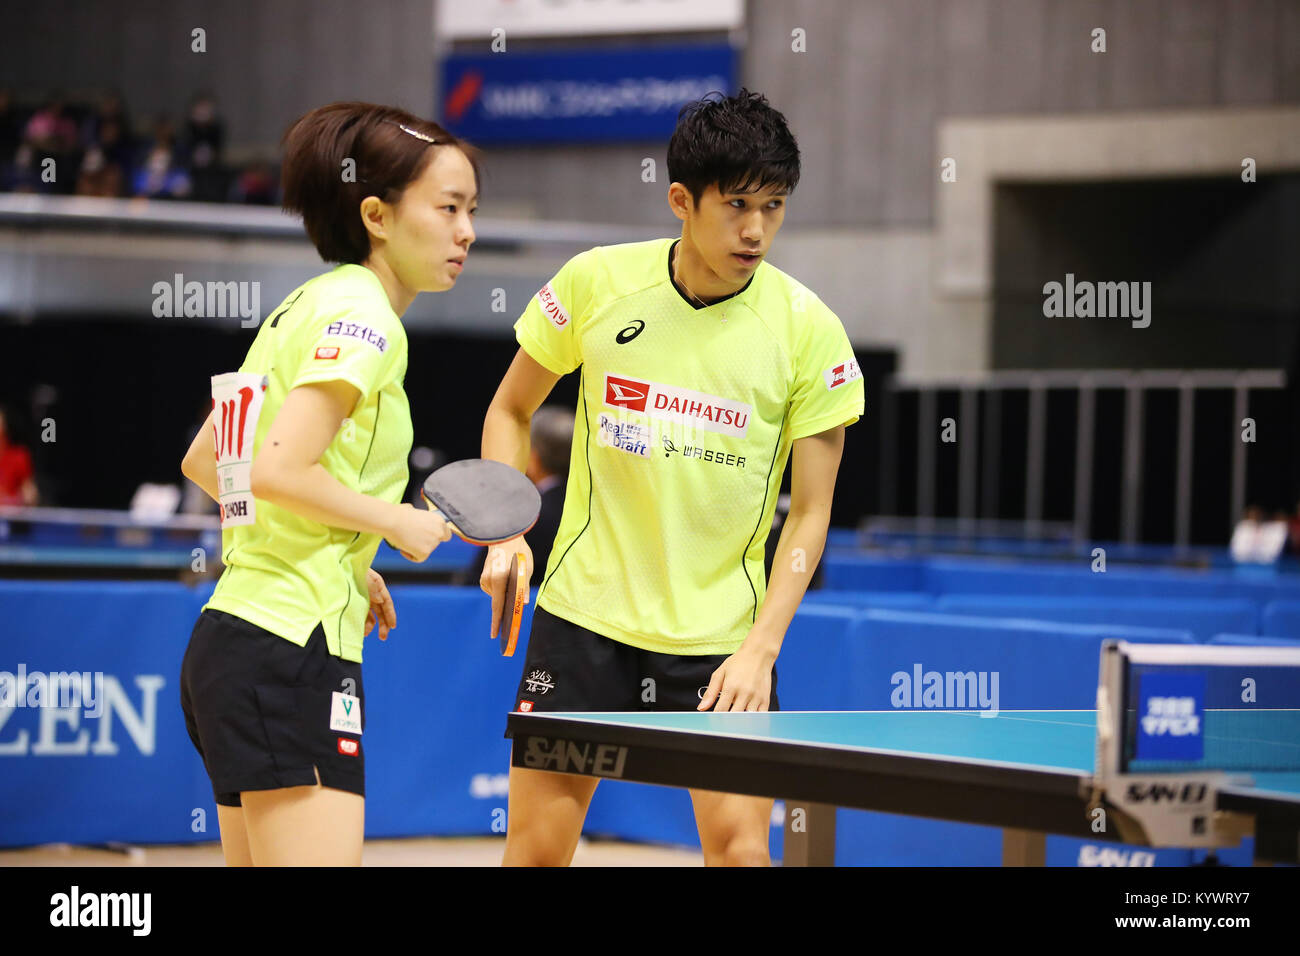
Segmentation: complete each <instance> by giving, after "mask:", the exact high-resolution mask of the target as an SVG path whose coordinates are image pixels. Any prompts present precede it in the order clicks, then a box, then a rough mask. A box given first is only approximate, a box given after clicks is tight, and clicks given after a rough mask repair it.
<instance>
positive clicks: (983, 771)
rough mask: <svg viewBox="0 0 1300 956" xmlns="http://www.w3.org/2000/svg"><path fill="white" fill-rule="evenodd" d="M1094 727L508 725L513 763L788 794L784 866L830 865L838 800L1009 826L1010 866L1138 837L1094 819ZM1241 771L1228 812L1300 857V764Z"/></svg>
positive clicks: (1087, 715) (605, 716) (1258, 853)
mask: <svg viewBox="0 0 1300 956" xmlns="http://www.w3.org/2000/svg"><path fill="white" fill-rule="evenodd" d="M1096 726H1097V724H1096V713H1095V712H1094V711H1084V710H1060V711H1001V712H998V713H997V714H996V716H990V714H989V713H983V714H981V713H980V712H978V711H954V710H928V711H927V710H909V711H902V710H893V711H851V712H828V711H803V712H781V713H737V714H717V713H698V712H686V713H670V712H640V713H560V714H551V713H536V712H533V713H512V714H510V715H509V718H508V720H507V736H509V737H512V738H513V740H514V747H513V750H512V756H511V762H512V764H513V765H514V766H517V767H529V768H534V769H543V770H553V771H560V772H565V773H580V774H586V775H589V776H596V777H607V778H614V779H620V780H630V781H637V782H641V783H652V784H662V785H668V786H676V787H695V788H700V789H706V790H719V791H724V792H728V793H745V794H753V795H756V796H766V797H774V798H780V799H783V800H785V808H786V813H785V816H786V833H785V838H786V843H785V858H784V861H783V862H784V864H785V865H787V866H790V865H833V864H834V859H835V808H837V807H848V808H856V809H861V810H874V811H880V812H885V813H897V814H906V815H910V816H921V817H931V818H935V819H943V820H951V821H956V822H960V823H974V824H984V825H987V826H996V827H1000V828H1001V829H1002V831H1003V838H1002V862H1003V864H1004V865H1038V866H1041V865H1043V864H1044V862H1045V855H1046V850H1045V847H1046V834H1048V833H1052V834H1060V835H1064V836H1072V837H1079V838H1083V839H1088V840H1093V841H1111V842H1124V843H1133V842H1135V841H1134V840H1132V839H1124V838H1123V837H1121V835H1120V833H1119V832H1118V829H1117V828H1116V827H1108V828H1107V830H1106V832H1101V833H1098V832H1094V830H1093V820H1094V816H1093V815H1092V814H1091V813H1090V812H1089V811H1090V807H1091V806H1092V805H1093V804H1092V800H1093V794H1094V782H1095V780H1094V772H1093V767H1094V757H1095V752H1096V743H1097V740H1096ZM1297 727H1300V724H1297V723H1296V721H1294V720H1292V721H1288V722H1287V724H1286V725H1284V726H1283V728H1282V729H1281V732H1282V733H1284V734H1286V735H1288V740H1287V741H1285V742H1283V743H1282V744H1281V745H1282V746H1291V745H1293V744H1295V745H1300V734H1297V736H1296V737H1295V739H1294V740H1292V739H1291V738H1290V736H1289V735H1291V734H1292V733H1296V732H1297ZM1239 776H1240V775H1234V780H1233V785H1231V786H1224V787H1222V788H1220V789H1219V790H1218V792H1217V797H1216V800H1217V805H1216V809H1217V811H1219V812H1220V813H1222V814H1225V815H1226V816H1227V818H1229V819H1231V820H1233V821H1235V823H1236V825H1237V826H1238V828H1239V831H1238V832H1240V833H1242V834H1247V833H1253V835H1254V839H1255V850H1254V852H1255V860H1256V862H1257V863H1265V862H1277V863H1296V862H1300V845H1298V844H1300V773H1292V772H1266V773H1254V774H1251V775H1249V776H1250V778H1251V780H1250V781H1249V782H1247V781H1245V780H1240V781H1239V780H1238V779H1237V778H1238V777H1239ZM798 809H802V810H803V811H804V813H803V814H796V813H794V811H795V810H798ZM1216 816H1217V814H1216ZM792 819H800V820H801V821H802V823H803V826H802V829H797V828H796V829H793V832H792V826H791V822H792ZM1130 836H1131V834H1130ZM1137 842H1144V841H1137Z"/></svg>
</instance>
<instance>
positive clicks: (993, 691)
mask: <svg viewBox="0 0 1300 956" xmlns="http://www.w3.org/2000/svg"><path fill="white" fill-rule="evenodd" d="M998 676H999V675H998V671H927V670H925V669H924V668H923V667H922V666H921V665H920V664H913V665H912V671H911V673H910V674H909V673H908V672H907V671H895V672H894V673H893V674H892V675H890V678H889V682H890V683H891V684H892V685H893V686H894V690H893V692H892V693H890V695H889V703H890V705H891V706H893V707H898V708H906V707H922V708H948V709H953V710H978V711H979V712H980V716H981V717H996V716H997V714H998Z"/></svg>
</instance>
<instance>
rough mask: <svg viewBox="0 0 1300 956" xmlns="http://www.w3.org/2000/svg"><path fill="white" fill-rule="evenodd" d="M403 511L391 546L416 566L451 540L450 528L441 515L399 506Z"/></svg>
mask: <svg viewBox="0 0 1300 956" xmlns="http://www.w3.org/2000/svg"><path fill="white" fill-rule="evenodd" d="M398 508H399V509H400V510H399V512H398V517H397V520H396V521H394V523H393V530H392V532H391V533H390V534H389V535H388V542H389V544H391V545H392V546H393V547H395V548H396V549H397V550H398V551H399V552H401V555H402V557H404V558H406V560H408V561H414V562H416V563H417V564H418V563H419V562H421V561H423V560H425V559H426V558H428V557H429V555H431V554H433V549H434V548H436V547H438V545H440V544H442V543H443V542H444V541H448V540H450V538H451V525H450V524H448V523H447V520H446V519H445V518H444V517H443V516H442V515H441V514H439V513H438V512H436V511H431V510H429V509H427V508H417V507H415V506H414V505H410V504H402V505H398Z"/></svg>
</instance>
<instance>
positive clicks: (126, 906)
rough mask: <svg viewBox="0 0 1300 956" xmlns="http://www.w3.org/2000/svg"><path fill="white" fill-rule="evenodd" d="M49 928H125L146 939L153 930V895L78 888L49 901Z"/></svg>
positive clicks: (54, 896)
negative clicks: (99, 891) (88, 890)
mask: <svg viewBox="0 0 1300 956" xmlns="http://www.w3.org/2000/svg"><path fill="white" fill-rule="evenodd" d="M50 925H51V926H56V927H78V926H119V927H121V926H124V927H127V928H129V929H130V930H131V935H133V936H148V935H149V932H150V930H151V928H152V926H153V894H152V893H82V892H81V888H80V887H78V886H74V887H72V889H71V890H70V891H69V892H67V893H55V894H54V895H53V896H51V897H50Z"/></svg>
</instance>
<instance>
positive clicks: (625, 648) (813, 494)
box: [480, 90, 863, 865]
mask: <svg viewBox="0 0 1300 956" xmlns="http://www.w3.org/2000/svg"><path fill="white" fill-rule="evenodd" d="M668 173H669V178H670V179H671V180H672V183H671V185H670V186H669V188H668V202H669V206H670V207H671V209H672V211H673V214H674V215H676V216H677V218H678V219H680V220H681V222H682V228H681V236H680V238H678V239H659V240H653V241H650V242H640V243H630V244H625V245H617V246H604V247H598V248H595V249H590V250H588V251H586V252H583V253H581V254H579V255H577V256H575V257H574V258H573V259H571V260H569V262H568V263H566V264H565V266H564V267H563V268H562V269H561V270H560V271H559V273H557V274H556V276H555V277H554V278H553V279H552V280H551V281H550V282H548V283H547V284H546V285H545V286H543V287H542V289H541V290H540V291H539V292H538V293H537V295H536V297H535V298H534V299H532V300H531V301H530V302H529V304H528V307H527V309H526V310H525V311H524V313H523V315H522V316H521V317H520V319H519V321H518V322H517V323H516V324H515V332H516V337H517V338H518V341H519V344H520V346H521V348H520V350H519V351H518V352H517V353H516V355H515V358H514V361H513V363H512V364H511V366H510V369H509V370H508V372H507V373H506V376H505V378H504V380H503V381H502V383H501V385H500V387H499V389H498V391H497V393H496V396H495V398H494V399H493V401H492V404H491V406H490V407H489V410H488V413H487V416H486V420H485V422H484V427H483V447H482V453H483V457H484V458H494V459H497V460H499V461H503V462H507V463H509V464H511V465H513V466H514V467H516V468H519V469H520V470H523V468H524V467H525V465H526V463H527V460H528V435H529V419H530V416H531V415H532V413H533V412H534V410H535V409H537V408H538V406H540V405H541V404H542V402H543V401H544V400H545V399H546V396H547V395H548V394H549V393H550V391H551V389H552V388H553V387H554V385H555V383H556V382H557V381H559V379H560V377H561V376H563V375H566V374H568V373H569V372H572V371H574V370H575V369H579V370H580V374H581V386H580V395H579V403H578V410H577V418H576V422H575V431H574V440H573V448H572V453H571V464H570V468H569V479H568V487H567V490H566V494H565V504H564V514H563V516H562V518H561V521H560V528H559V531H558V532H557V534H556V537H555V542H554V547H553V549H552V551H551V556H550V559H549V561H548V562H547V566H546V573H545V575H544V578H543V582H542V585H541V588H540V590H539V592H538V595H537V598H536V602H537V606H536V608H535V611H534V617H533V623H532V631H531V635H530V638H529V642H528V652H527V658H526V660H525V662H524V667H523V676H522V679H521V681H520V684H519V689H518V692H517V694H516V699H515V700H514V702H513V703H514V706H515V708H516V709H517V710H521V711H534V712H537V711H635V710H696V709H700V710H708V709H712V710H714V711H763V710H776V709H777V696H776V670H775V663H776V658H777V654H778V652H779V651H780V648H781V642H782V640H783V638H784V636H785V631H786V628H787V627H788V626H789V624H790V620H791V618H792V617H793V615H794V612H795V609H796V608H797V607H798V606H799V602H800V600H801V599H802V598H803V594H804V591H805V590H806V588H807V582H808V579H809V577H810V574H811V571H812V569H813V568H814V567H815V566H816V564H817V562H818V561H819V560H820V558H821V554H822V549H823V546H824V544H825V540H826V529H827V526H828V524H829V521H830V511H831V497H832V494H833V492H834V489H835V477H836V472H837V470H838V468H839V463H840V455H841V451H842V449H843V445H844V428H845V426H846V425H850V424H852V423H853V422H855V421H857V419H858V417H859V416H860V415H861V414H862V411H863V384H862V378H861V372H860V370H859V368H858V365H857V363H856V361H855V360H854V355H853V349H852V346H851V345H850V344H849V339H848V336H847V335H846V334H845V331H844V327H843V325H842V324H841V323H840V320H839V319H838V318H837V317H836V316H835V314H834V313H833V312H831V310H830V309H829V308H827V307H826V305H824V304H823V303H822V301H821V300H820V299H818V298H817V296H816V295H815V294H813V293H812V292H811V291H809V290H808V289H806V288H805V287H804V286H802V285H800V284H799V283H798V282H797V281H795V280H794V279H792V278H791V277H790V276H788V275H786V274H785V273H783V272H781V271H780V270H778V269H776V268H774V267H773V266H771V265H769V264H767V263H765V262H764V261H763V260H764V258H765V256H766V255H767V253H768V251H769V249H770V248H771V245H772V241H773V239H774V238H775V237H776V233H777V231H778V230H779V229H780V228H781V223H782V220H783V219H784V218H785V207H786V203H787V201H788V199H789V196H790V193H791V192H792V191H793V189H794V187H795V185H796V184H797V182H798V180H799V148H798V145H797V144H796V142H795V139H794V136H793V135H791V133H790V130H789V129H788V127H787V126H786V122H785V118H784V117H783V116H782V115H781V114H780V113H779V112H777V110H775V109H774V108H772V106H771V105H769V104H768V102H767V100H766V99H765V98H764V97H762V96H761V95H758V94H755V93H750V92H748V91H746V90H741V92H740V94H739V95H737V96H733V97H721V96H718V95H711V96H710V97H708V98H706V99H704V100H701V101H698V102H695V103H692V104H690V105H688V106H687V107H686V108H684V109H683V110H682V113H681V114H680V116H679V119H678V124H677V129H676V131H675V132H674V133H673V136H672V139H671V141H670V143H669V145H668ZM792 453H793V458H794V470H793V473H792V476H791V495H792V501H791V509H790V516H789V519H788V520H787V521H786V523H785V526H784V528H783V530H782V532H781V538H780V542H779V545H778V548H777V554H776V558H775V560H774V562H773V566H772V576H771V581H770V582H767V581H765V580H764V567H763V554H764V543H765V540H766V537H767V534H768V530H769V529H770V528H771V526H772V515H773V512H774V510H775V508H776V500H777V495H778V491H779V490H780V487H781V479H782V475H783V474H784V472H785V467H786V463H787V461H788V460H789V458H790V457H791V455H792ZM526 549H527V545H526V543H525V542H524V540H523V539H514V540H513V541H510V542H506V543H505V544H503V545H498V546H496V547H493V548H492V549H490V551H489V554H488V556H487V560H486V562H485V564H484V568H483V576H482V579H481V581H480V584H481V586H482V587H483V589H484V590H486V591H489V593H492V595H493V603H494V605H499V604H500V602H501V598H502V595H503V593H504V588H505V569H506V568H507V567H508V565H509V560H510V555H511V553H513V552H515V551H517V550H526ZM765 592H766V595H765ZM596 782H597V781H596V780H595V779H594V778H591V777H586V776H578V775H570V774H563V773H556V772H552V771H548V770H544V769H523V768H519V767H511V769H510V809H509V817H508V823H507V838H506V851H505V859H504V862H505V863H506V865H548V864H555V865H561V864H567V863H568V862H569V861H570V860H571V859H572V856H573V852H574V850H575V848H576V846H577V842H578V838H579V836H580V835H581V831H582V823H583V819H584V817H585V816H586V812H587V806H588V804H589V802H590V800H591V796H592V794H593V792H594V791H595V788H596ZM691 799H692V801H693V802H694V807H695V819H696V824H697V826H698V828H699V834H700V843H701V845H702V847H703V850H704V859H705V863H706V864H710V865H767V864H768V863H770V857H769V851H768V827H769V821H770V819H771V812H772V800H771V799H768V798H760V797H751V796H740V795H734V794H724V793H715V792H710V791H699V790H692V791H691Z"/></svg>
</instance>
